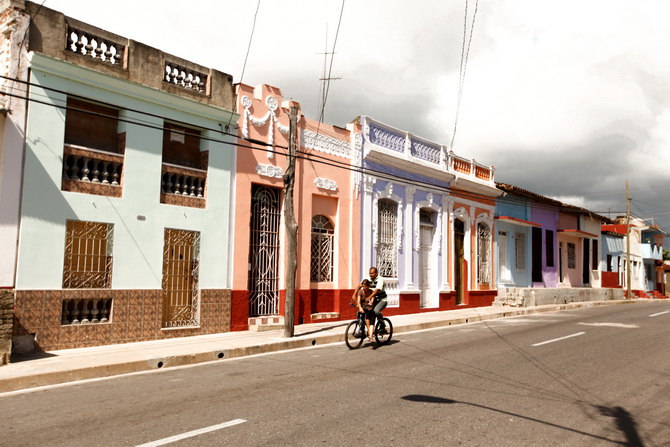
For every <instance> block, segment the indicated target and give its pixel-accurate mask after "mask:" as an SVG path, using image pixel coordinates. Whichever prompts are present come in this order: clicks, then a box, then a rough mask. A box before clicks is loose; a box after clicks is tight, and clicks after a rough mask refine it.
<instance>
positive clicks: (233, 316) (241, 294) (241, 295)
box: [230, 290, 249, 331]
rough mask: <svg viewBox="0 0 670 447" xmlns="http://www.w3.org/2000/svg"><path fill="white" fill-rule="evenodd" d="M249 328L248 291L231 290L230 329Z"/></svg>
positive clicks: (240, 329)
mask: <svg viewBox="0 0 670 447" xmlns="http://www.w3.org/2000/svg"><path fill="white" fill-rule="evenodd" d="M248 329H249V291H248V290H233V291H232V294H231V299H230V330H231V331H246V330H248Z"/></svg>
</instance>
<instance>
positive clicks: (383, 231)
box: [377, 200, 398, 278]
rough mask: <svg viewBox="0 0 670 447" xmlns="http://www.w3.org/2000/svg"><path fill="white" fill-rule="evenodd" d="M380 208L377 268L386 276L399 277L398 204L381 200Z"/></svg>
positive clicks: (378, 206)
mask: <svg viewBox="0 0 670 447" xmlns="http://www.w3.org/2000/svg"><path fill="white" fill-rule="evenodd" d="M377 208H378V213H379V215H378V219H379V221H378V225H377V228H378V235H377V269H378V271H379V274H380V275H381V276H382V277H385V278H397V277H398V238H397V233H398V204H397V203H395V202H393V201H391V200H380V201H379V202H378V204H377Z"/></svg>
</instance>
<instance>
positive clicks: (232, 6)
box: [36, 0, 670, 247]
mask: <svg viewBox="0 0 670 447" xmlns="http://www.w3.org/2000/svg"><path fill="white" fill-rule="evenodd" d="M36 2H38V3H39V1H36ZM343 4H344V6H343ZM91 5H95V6H91ZM105 5H106V6H104V7H101V6H98V4H97V2H91V1H90V0H46V2H45V3H44V6H45V7H48V8H51V9H55V10H57V11H61V12H63V13H64V14H66V15H68V16H70V17H73V18H75V19H78V20H81V21H84V22H87V23H90V24H92V25H95V26H98V27H100V28H103V29H106V30H108V31H110V32H112V33H115V34H118V35H121V36H124V37H127V38H130V39H133V40H137V41H140V42H142V43H144V44H147V45H150V46H153V47H156V48H159V49H161V50H163V51H165V52H167V53H170V54H173V55H175V56H179V57H181V58H184V59H186V60H189V61H192V62H195V63H198V64H200V65H204V66H206V67H211V68H214V69H217V70H219V71H223V72H225V73H229V74H231V75H232V76H233V82H235V83H238V82H243V83H245V84H249V85H257V84H269V85H273V86H275V87H279V88H280V89H281V90H282V93H283V95H284V98H285V99H289V98H290V99H293V100H295V101H298V102H299V103H300V104H301V107H302V112H303V114H304V115H306V116H308V117H310V118H314V119H317V118H318V116H319V112H320V91H321V87H322V81H320V79H321V78H323V77H324V61H325V59H324V57H325V56H324V54H323V53H325V52H332V51H333V45H335V54H334V58H333V61H332V71H331V72H330V77H332V78H339V79H337V80H333V81H331V82H330V90H329V96H328V100H327V102H326V105H325V109H324V116H325V119H324V121H325V122H326V123H330V124H335V125H338V126H342V127H344V126H345V125H346V123H348V122H350V121H352V120H353V119H354V118H355V117H357V116H359V115H367V116H369V117H371V118H373V119H375V120H378V121H381V122H383V123H386V124H388V125H391V126H393V127H396V128H398V129H400V130H403V131H408V132H411V133H413V134H414V135H417V136H420V137H423V138H426V139H428V140H430V141H434V142H436V143H440V144H444V145H447V146H450V144H451V141H452V138H454V144H453V150H454V151H455V152H456V153H457V154H458V155H460V156H463V157H467V158H472V159H475V160H477V161H478V162H480V163H483V164H486V165H493V166H494V167H495V179H496V181H499V182H504V183H509V184H512V185H515V186H518V187H521V188H525V189H528V190H530V191H532V192H535V193H537V194H541V195H544V196H548V197H552V198H555V199H558V200H561V201H563V202H566V203H569V204H572V205H576V206H581V207H585V208H588V209H589V210H591V211H593V212H596V213H598V214H601V215H603V216H606V217H612V218H613V217H616V216H617V215H622V214H624V213H625V209H626V198H625V197H626V181H629V185H630V196H631V199H632V200H631V211H632V212H633V214H635V215H637V216H639V217H642V218H645V219H653V222H652V221H651V220H650V223H654V224H656V225H659V226H660V227H661V228H662V229H664V230H665V231H666V232H668V233H670V53H669V52H668V49H667V43H668V42H670V27H669V26H667V18H668V17H670V2H668V1H667V0H637V1H635V2H631V1H629V0H589V1H584V0H562V1H560V2H558V1H548V0H494V1H492V0H488V1H487V0H481V1H477V0H468V1H467V2H466V0H415V1H411V2H410V1H407V0H349V1H345V2H343V1H342V0H260V2H259V1H258V0H246V1H240V0H237V1H230V0H199V1H195V2H185V1H174V0H115V1H114V2H112V3H106V4H105ZM466 6H467V14H466ZM341 11H342V15H341V21H340V12H341ZM254 19H255V27H254ZM473 19H474V20H473ZM338 23H339V30H338ZM466 23H467V27H464V25H465V24H466ZM252 29H253V38H251V36H252ZM464 35H465V43H466V45H465V47H466V49H467V48H468V44H469V51H467V56H468V57H467V65H465V74H464V76H463V78H462V82H461V76H460V73H461V72H462V70H461V61H462V55H463V53H464V51H463V48H464ZM336 36H337V40H336V42H335V39H336ZM250 42H251V44H250ZM248 48H249V52H248V55H247V49H248ZM245 59H246V65H245ZM329 64H330V61H328V63H327V64H326V65H329ZM460 85H462V89H460V90H459V86H460ZM459 91H460V98H461V99H460V108H459V107H457V103H458V97H459ZM457 109H458V114H457ZM456 116H458V119H457V123H458V124H457V126H456V132H455V136H454V127H455V122H456ZM669 239H670V238H666V244H665V245H666V247H670V241H669Z"/></svg>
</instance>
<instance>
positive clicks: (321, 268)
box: [310, 214, 335, 282]
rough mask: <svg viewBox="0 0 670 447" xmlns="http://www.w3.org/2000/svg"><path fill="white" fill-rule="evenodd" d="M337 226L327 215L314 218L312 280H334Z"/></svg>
mask: <svg viewBox="0 0 670 447" xmlns="http://www.w3.org/2000/svg"><path fill="white" fill-rule="evenodd" d="M334 237H335V227H334V226H333V223H332V222H331V221H330V219H328V218H327V217H326V216H322V215H320V214H319V215H316V216H314V217H313V218H312V259H311V266H310V267H311V268H310V281H312V282H331V281H332V280H333V266H334V262H333V255H334V244H333V242H334Z"/></svg>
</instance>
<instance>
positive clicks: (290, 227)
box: [284, 105, 298, 338]
mask: <svg viewBox="0 0 670 447" xmlns="http://www.w3.org/2000/svg"><path fill="white" fill-rule="evenodd" d="M297 128H298V106H296V105H291V108H290V112H289V137H288V138H289V139H288V166H287V168H286V173H285V174H284V225H285V226H286V278H285V279H286V281H285V282H286V302H285V305H284V337H286V338H290V337H293V334H294V326H295V322H294V321H293V320H294V309H295V276H296V271H297V270H298V224H297V223H296V221H295V210H294V208H293V184H294V183H295V155H296V152H297V145H298V129H297Z"/></svg>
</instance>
